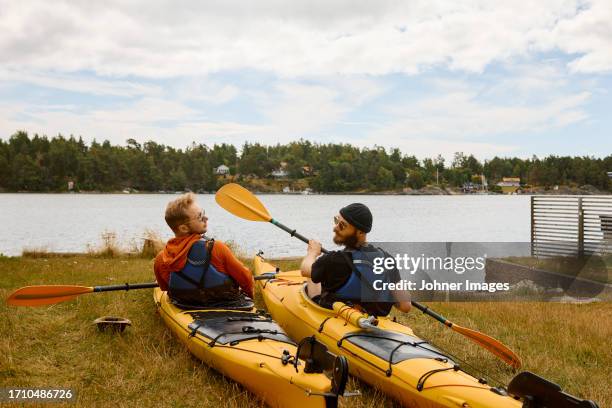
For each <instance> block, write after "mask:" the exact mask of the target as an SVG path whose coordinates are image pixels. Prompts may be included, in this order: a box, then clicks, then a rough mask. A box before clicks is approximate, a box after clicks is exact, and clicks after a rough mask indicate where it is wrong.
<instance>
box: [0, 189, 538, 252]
mask: <svg viewBox="0 0 612 408" xmlns="http://www.w3.org/2000/svg"><path fill="white" fill-rule="evenodd" d="M174 197H175V196H173V195H167V194H142V195H139V194H0V225H2V229H1V230H0V253H3V254H4V255H9V256H14V255H19V254H21V251H22V250H23V249H24V248H27V249H45V250H49V251H56V252H83V251H86V250H87V248H88V245H90V246H98V245H100V244H101V242H102V239H101V236H102V234H103V233H105V232H113V233H115V234H116V235H117V237H118V238H119V241H120V243H121V244H122V245H123V246H124V247H126V248H127V247H130V246H132V245H134V244H136V245H139V246H141V245H142V238H143V236H144V235H145V231H146V230H152V231H154V232H156V233H157V234H158V235H159V236H160V237H162V238H163V239H164V240H166V239H169V238H171V237H172V233H171V231H170V229H169V228H168V227H167V226H166V224H165V221H164V209H165V207H166V204H167V203H168V202H169V201H170V200H172V199H173V198H174ZM259 199H260V200H261V201H262V203H263V204H264V205H265V206H266V207H267V208H268V210H269V212H270V214H271V215H272V216H273V217H274V218H275V219H277V220H278V221H280V222H282V223H284V224H285V225H287V226H289V227H292V228H295V229H297V231H298V232H300V233H301V234H302V235H305V236H307V237H312V238H317V239H319V240H321V242H322V243H323V245H324V246H325V247H327V248H333V247H334V245H333V244H332V241H331V237H332V219H333V216H334V215H336V214H337V213H338V210H339V209H340V208H341V207H342V206H344V205H346V204H349V203H352V202H362V203H364V204H366V205H368V206H369V207H370V209H371V210H372V213H373V215H374V227H373V230H372V232H371V233H370V234H369V235H368V237H369V240H370V241H406V242H436V241H454V242H470V241H471V242H528V241H529V240H530V209H529V197H528V196H485V195H482V196H480V195H479V196H377V195H366V196H363V195H359V196H354V195H260V196H259ZM198 202H199V203H200V205H201V206H202V207H203V208H204V209H205V210H206V214H207V215H208V217H209V222H208V233H207V235H208V236H211V237H214V238H216V239H220V240H223V241H227V240H232V241H235V242H236V243H237V244H238V245H239V246H240V247H241V248H242V249H243V250H244V252H245V253H246V254H249V255H250V254H254V253H255V252H256V251H258V250H263V251H264V253H265V254H266V255H267V256H269V257H281V256H295V255H303V254H304V253H305V250H306V247H305V244H303V243H302V242H301V241H299V240H297V239H295V238H290V237H289V235H288V234H287V233H285V232H283V231H281V230H280V229H278V228H276V227H274V226H272V225H271V224H269V223H263V222H252V221H245V220H242V219H239V218H237V217H235V216H233V215H231V214H229V213H228V212H226V211H225V210H224V209H222V208H221V207H219V206H218V205H217V203H216V202H215V198H214V195H198Z"/></svg>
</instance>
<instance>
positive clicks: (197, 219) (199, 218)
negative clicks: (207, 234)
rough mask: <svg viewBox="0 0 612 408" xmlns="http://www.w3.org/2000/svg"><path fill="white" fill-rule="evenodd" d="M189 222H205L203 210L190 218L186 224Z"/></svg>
mask: <svg viewBox="0 0 612 408" xmlns="http://www.w3.org/2000/svg"><path fill="white" fill-rule="evenodd" d="M191 221H202V222H204V221H206V213H205V212H204V210H202V211H201V212H200V213H199V214H198V215H197V216H196V217H195V218H192V219H190V220H189V221H187V222H188V223H189V222H191Z"/></svg>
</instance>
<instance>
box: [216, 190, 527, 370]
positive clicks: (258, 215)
mask: <svg viewBox="0 0 612 408" xmlns="http://www.w3.org/2000/svg"><path fill="white" fill-rule="evenodd" d="M215 200H216V201H217V204H219V205H220V206H221V207H223V208H224V209H225V210H227V211H228V212H230V213H232V214H234V215H235V216H237V217H240V218H244V219H245V220H249V221H263V222H269V223H271V224H273V225H275V226H277V227H279V228H280V229H282V230H284V231H286V232H288V233H289V234H291V236H292V237H296V238H297V239H299V240H300V241H303V242H305V243H308V238H306V237H304V236H303V235H301V234H298V233H297V232H296V231H295V230H292V229H291V228H289V227H287V226H285V225H283V224H281V223H280V222H278V221H276V220H275V219H274V218H272V216H271V215H270V214H269V213H268V210H267V209H266V207H264V205H263V204H262V203H261V201H259V199H258V198H257V197H255V195H254V194H253V193H251V192H250V191H249V190H247V189H246V188H244V187H242V186H240V185H238V184H235V183H229V184H226V185H224V186H223V187H221V188H220V189H219V190H218V191H217V194H216V195H215ZM321 252H323V253H327V252H328V251H327V250H325V249H324V248H321ZM410 303H411V304H412V305H413V306H414V307H416V308H417V309H419V310H420V311H422V312H423V313H424V314H426V315H428V316H430V317H433V318H434V319H436V320H438V321H439V322H440V323H442V324H444V325H445V326H446V327H448V328H450V329H451V330H453V331H454V332H456V333H459V334H461V335H463V336H465V337H467V338H468V339H470V340H472V341H473V342H474V343H476V344H478V345H479V346H481V347H483V348H484V349H486V350H488V351H490V352H491V353H493V354H494V355H496V356H497V357H499V358H500V359H501V360H503V361H504V362H505V363H506V364H508V365H510V366H512V367H513V368H519V367H520V366H521V360H520V358H519V357H518V356H517V355H516V354H515V353H514V352H513V351H512V350H510V349H509V348H508V347H507V346H505V345H503V344H502V343H501V342H500V341H499V340H496V339H494V338H493V337H490V336H487V335H486V334H483V333H480V332H478V331H476V330H472V329H468V328H465V327H461V326H459V325H457V324H455V323H453V322H451V321H449V320H448V319H446V318H444V317H443V316H440V315H439V314H437V313H436V312H434V311H432V310H430V309H429V308H428V307H427V306H424V305H422V304H420V303H419V302H415V301H410Z"/></svg>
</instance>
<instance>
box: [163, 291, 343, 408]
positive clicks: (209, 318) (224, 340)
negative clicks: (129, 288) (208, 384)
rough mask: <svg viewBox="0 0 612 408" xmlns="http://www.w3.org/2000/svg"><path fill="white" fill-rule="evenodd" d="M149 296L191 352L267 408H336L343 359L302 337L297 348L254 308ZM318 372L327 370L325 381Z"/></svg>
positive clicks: (322, 374)
mask: <svg viewBox="0 0 612 408" xmlns="http://www.w3.org/2000/svg"><path fill="white" fill-rule="evenodd" d="M153 298H154V300H155V305H156V306H157V309H158V311H159V314H160V316H161V317H162V319H163V320H164V322H165V323H166V325H167V326H168V327H169V328H170V330H172V332H173V333H174V334H175V335H176V336H177V337H178V338H179V340H180V341H181V342H182V343H184V344H185V345H186V346H187V348H188V349H189V351H190V352H191V353H193V354H194V355H195V356H196V357H198V358H199V359H200V360H202V361H203V362H205V363H206V364H208V365H210V366H211V367H213V368H215V369H216V370H218V371H219V372H221V373H222V374H223V375H225V376H227V377H229V378H231V379H232V380H234V381H236V382H239V383H240V384H242V385H243V386H244V387H245V388H247V389H248V390H250V391H251V392H252V393H254V394H256V395H257V396H259V397H260V398H261V399H262V400H264V401H265V402H266V404H268V405H269V406H272V407H335V406H337V401H338V394H342V393H343V392H344V386H345V384H346V379H347V376H348V369H347V368H346V360H345V359H344V358H343V357H337V358H335V356H333V355H332V354H331V353H327V354H326V349H325V348H324V346H322V345H320V343H316V342H314V339H305V340H304V341H303V342H301V343H300V345H299V349H298V345H296V343H295V342H293V341H292V340H291V339H290V338H289V337H287V335H286V334H285V333H284V332H283V330H282V329H281V328H280V327H279V326H278V325H277V324H276V323H275V322H274V321H273V320H272V319H271V318H270V317H269V316H267V315H266V314H264V313H262V312H261V311H257V310H256V309H255V308H248V307H247V308H246V309H247V310H236V309H233V310H228V309H214V310H210V309H189V310H187V309H182V308H179V307H177V306H176V305H175V304H174V303H172V301H171V300H170V299H169V297H168V295H167V293H166V292H164V291H161V290H160V289H159V288H156V289H155V290H154V292H153ZM243 309H244V308H243ZM309 354H310V355H309ZM314 354H316V356H313V355H314ZM298 355H299V357H300V358H306V359H307V360H308V362H304V361H303V360H301V359H298V358H296V356H298ZM321 356H323V357H321ZM332 357H333V358H334V359H333V360H332V361H333V367H332V366H331V364H330V360H329V359H330V358H332ZM324 359H327V360H325V361H323V360H324ZM324 369H325V371H331V372H332V374H331V377H332V379H331V380H330V378H328V376H327V375H326V374H325V373H324Z"/></svg>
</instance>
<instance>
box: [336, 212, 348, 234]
mask: <svg viewBox="0 0 612 408" xmlns="http://www.w3.org/2000/svg"><path fill="white" fill-rule="evenodd" d="M334 225H337V226H338V231H342V230H343V229H345V228H346V227H347V226H348V225H347V223H346V222H344V221H342V220H341V219H340V217H338V216H337V215H334Z"/></svg>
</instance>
